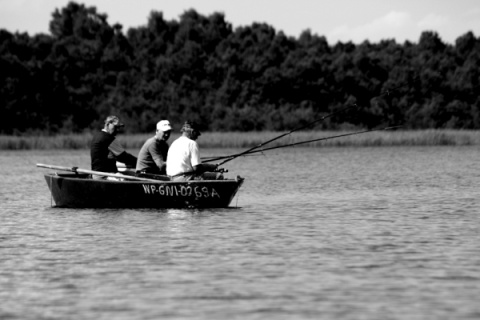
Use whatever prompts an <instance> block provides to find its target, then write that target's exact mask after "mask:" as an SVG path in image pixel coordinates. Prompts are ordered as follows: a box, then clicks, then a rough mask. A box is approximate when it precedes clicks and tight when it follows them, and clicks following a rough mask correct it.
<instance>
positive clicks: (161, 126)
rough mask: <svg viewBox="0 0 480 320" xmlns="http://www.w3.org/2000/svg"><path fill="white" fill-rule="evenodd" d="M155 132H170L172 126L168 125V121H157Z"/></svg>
mask: <svg viewBox="0 0 480 320" xmlns="http://www.w3.org/2000/svg"><path fill="white" fill-rule="evenodd" d="M157 130H160V131H169V130H172V126H171V125H170V121H168V120H161V121H159V122H158V123H157Z"/></svg>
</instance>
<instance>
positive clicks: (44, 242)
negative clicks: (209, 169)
mask: <svg viewBox="0 0 480 320" xmlns="http://www.w3.org/2000/svg"><path fill="white" fill-rule="evenodd" d="M234 151H237V150H202V153H203V155H205V156H207V155H217V154H230V153H231V152H234ZM479 159H480V149H479V148H477V147H415V148H409V147H396V148H386V147H381V148H318V149H301V148H298V149H293V148H291V149H281V150H279V151H270V152H267V153H266V154H265V155H263V156H257V157H246V158H239V159H236V160H233V161H231V162H229V163H227V164H226V166H225V168H227V169H229V173H228V174H227V176H229V177H235V176H236V175H237V174H239V175H241V176H243V177H245V178H246V180H245V183H244V185H243V187H242V188H241V189H240V192H239V194H238V195H237V197H235V199H234V200H233V201H232V207H231V208H228V209H214V210H212V209H204V210H179V209H163V210H151V209H141V210H132V209H124V210H122V209H120V210H119V209H115V210H113V209H62V208H55V207H52V206H51V205H52V202H51V201H52V200H51V197H50V194H49V191H48V188H47V185H46V183H45V181H44V178H43V174H44V173H46V172H50V170H48V169H41V168H36V167H35V164H36V163H45V164H54V165H60V166H69V167H71V166H78V167H80V168H85V169H89V168H90V167H89V154H88V150H80V151H25V152H24V151H16V152H9V151H1V152H0V163H1V167H0V173H1V177H2V178H1V182H0V209H1V217H0V219H1V220H0V221H1V224H0V319H2V320H3V319H35V320H39V319H62V320H64V319H76V320H78V319H96V320H98V319H129V320H131V319H352V320H353V319H355V320H357V319H368V320H372V319H379V320H385V319H409V320H411V319H435V320H438V319H445V320H447V319H448V320H451V319H456V320H458V319H480V302H479V301H480V298H479V297H480V199H479V184H480V183H479V181H480V179H479V178H480V176H479V172H480V165H479Z"/></svg>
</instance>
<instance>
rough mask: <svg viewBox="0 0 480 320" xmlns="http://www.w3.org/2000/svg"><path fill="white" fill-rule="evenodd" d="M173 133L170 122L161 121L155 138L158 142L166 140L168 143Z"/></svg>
mask: <svg viewBox="0 0 480 320" xmlns="http://www.w3.org/2000/svg"><path fill="white" fill-rule="evenodd" d="M171 132H172V126H171V125H170V122H169V121H168V120H161V121H159V122H158V123H157V132H156V133H155V137H156V138H157V139H158V140H165V141H167V140H168V138H170V134H171Z"/></svg>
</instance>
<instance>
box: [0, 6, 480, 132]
mask: <svg viewBox="0 0 480 320" xmlns="http://www.w3.org/2000/svg"><path fill="white" fill-rule="evenodd" d="M50 32H51V34H49V35H46V34H37V35H33V36H29V35H28V34H25V33H15V34H12V33H10V32H8V31H6V30H0V70H1V73H0V133H3V134H20V133H26V132H27V133H28V132H30V133H34V132H37V133H65V132H83V131H88V130H91V129H93V128H99V127H101V126H102V122H103V120H104V118H105V117H106V116H107V115H108V114H112V113H113V114H117V115H119V116H120V117H121V118H122V120H123V121H124V122H125V123H126V124H127V127H126V128H127V131H130V132H148V131H151V130H153V128H154V125H155V123H156V122H157V121H158V120H160V119H164V118H167V119H169V120H170V121H171V122H172V123H174V124H176V127H177V128H178V126H179V124H180V123H181V122H183V121H184V120H185V119H187V118H189V119H192V120H196V121H198V122H200V123H201V124H202V125H203V127H204V129H208V130H217V131H227V130H229V131H232V130H233V131H235V130H237V131H251V130H288V129H292V128H298V127H299V126H302V125H304V124H306V123H309V122H310V121H312V120H314V119H318V118H320V117H322V116H324V115H327V114H329V113H332V112H335V111H336V110H339V109H341V108H344V107H345V106H348V105H353V104H356V105H357V106H358V108H357V109H354V110H349V111H348V112H345V113H340V114H336V115H335V116H333V117H329V118H327V119H326V120H325V121H322V122H321V123H319V126H318V127H317V128H324V129H338V128H354V127H364V128H371V127H375V126H379V125H393V124H404V126H405V128H463V129H479V128H480V98H479V94H478V93H479V92H480V90H479V88H480V87H479V82H480V38H476V37H475V36H474V34H473V33H472V32H468V33H466V34H464V35H462V36H460V37H458V38H457V40H456V42H455V45H448V44H445V43H443V42H442V41H441V39H440V38H439V36H438V34H437V33H436V32H433V31H425V32H423V33H422V35H421V37H420V39H419V42H418V43H417V44H415V43H410V42H408V41H407V42H405V43H404V44H397V43H396V42H395V41H394V40H384V41H381V42H380V43H376V44H373V43H369V42H364V43H362V44H360V45H354V44H352V43H341V42H339V43H337V44H335V45H329V44H328V43H327V41H326V39H325V37H322V36H318V35H315V34H312V33H311V32H310V31H309V30H306V31H304V32H303V33H302V34H301V35H300V36H299V37H298V39H296V38H292V37H287V36H285V35H284V34H283V33H282V32H276V31H275V29H274V28H272V27H271V26H269V25H267V24H257V23H255V24H252V25H251V26H246V27H240V28H236V29H233V28H232V26H231V24H229V23H228V22H227V21H225V19H224V16H223V15H222V14H220V13H215V14H212V15H211V16H208V17H205V16H202V15H200V14H198V13H197V12H196V11H194V10H190V11H186V12H185V13H184V14H183V15H182V16H181V17H180V19H179V21H166V20H165V19H164V18H163V15H162V13H161V12H155V11H152V12H151V14H150V16H149V17H148V21H147V24H146V25H145V26H142V27H139V28H132V29H129V30H128V31H127V32H126V33H124V32H123V31H122V26H121V25H119V24H115V25H113V26H111V25H109V24H108V22H107V15H106V14H102V13H98V12H97V10H96V8H95V7H86V6H84V5H82V4H78V3H75V2H70V3H69V4H68V5H67V6H66V7H65V8H62V9H60V10H59V9H57V10H55V12H54V13H53V14H52V20H51V22H50Z"/></svg>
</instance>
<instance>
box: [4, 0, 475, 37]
mask: <svg viewBox="0 0 480 320" xmlns="http://www.w3.org/2000/svg"><path fill="white" fill-rule="evenodd" d="M68 2H69V1H68V0H0V8H1V9H0V29H6V30H8V31H10V32H15V31H19V32H28V33H29V34H30V35H33V34H37V33H49V30H48V24H49V22H50V20H51V15H52V12H53V11H54V10H55V9H56V8H59V9H60V8H63V7H65V6H66V5H67V4H68ZM75 2H77V3H83V4H85V5H86V6H95V7H96V8H97V12H100V13H106V14H107V15H108V23H109V24H110V25H113V24H114V23H117V22H118V23H120V24H121V25H123V27H124V31H126V30H127V29H128V28H129V27H137V26H141V25H145V24H146V23H147V20H148V16H149V14H150V11H152V10H155V11H160V12H163V15H164V18H165V19H166V20H179V16H180V15H181V14H182V13H183V12H185V11H186V10H188V9H195V10H196V11H197V12H199V13H200V14H202V15H206V16H207V15H210V14H212V13H213V12H222V13H224V14H225V20H226V21H227V22H229V23H231V24H232V25H233V27H234V28H235V27H239V26H245V25H251V24H252V23H254V22H264V23H267V24H269V25H271V26H272V27H274V28H275V29H276V30H277V31H280V30H281V31H283V32H284V33H285V34H286V35H288V36H294V37H298V36H299V35H300V33H301V32H302V31H304V30H306V29H310V30H311V32H312V33H315V34H318V35H320V36H325V37H326V38H327V40H328V43H329V44H335V43H336V42H337V41H342V42H346V41H352V42H354V43H361V42H363V41H364V40H369V41H370V42H378V41H380V40H382V39H395V40H396V41H397V42H399V43H403V42H404V41H405V40H409V41H411V42H418V40H419V37H420V34H421V32H422V31H425V30H432V31H436V32H438V34H439V36H440V38H441V39H442V40H443V41H444V42H447V43H452V44H453V43H454V42H455V39H457V38H458V37H459V36H461V35H463V34H465V33H466V32H468V31H472V32H473V33H474V34H475V36H476V37H480V0H237V1H232V0H196V1H194V0H83V1H75Z"/></svg>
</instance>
